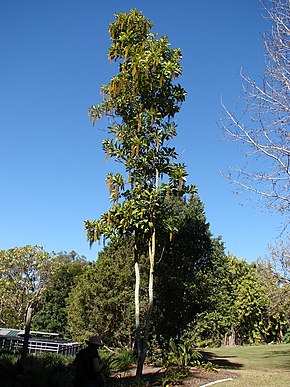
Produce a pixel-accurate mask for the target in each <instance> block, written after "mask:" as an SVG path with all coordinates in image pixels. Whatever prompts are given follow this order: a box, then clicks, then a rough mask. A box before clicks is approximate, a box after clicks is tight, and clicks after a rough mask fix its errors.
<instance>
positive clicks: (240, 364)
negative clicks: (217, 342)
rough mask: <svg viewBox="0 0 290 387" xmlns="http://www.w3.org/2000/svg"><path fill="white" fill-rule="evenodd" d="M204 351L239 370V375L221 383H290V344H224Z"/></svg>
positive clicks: (254, 386)
mask: <svg viewBox="0 0 290 387" xmlns="http://www.w3.org/2000/svg"><path fill="white" fill-rule="evenodd" d="M201 352H202V354H203V356H204V357H205V358H206V359H208V360H209V361H211V362H212V363H214V364H216V365H218V367H219V368H224V369H231V370H234V371H236V372H237V373H238V374H239V376H240V378H239V379H237V380H234V381H232V382H227V383H221V384H219V386H223V385H227V386H228V387H231V386H243V387H247V386H249V387H268V386H269V387H270V386H278V387H284V386H285V387H286V386H287V387H288V386H290V344H274V345H261V346H245V347H240V346H236V347H222V348H216V349H210V350H207V349H206V350H202V351H201Z"/></svg>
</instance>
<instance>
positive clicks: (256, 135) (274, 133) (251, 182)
mask: <svg viewBox="0 0 290 387" xmlns="http://www.w3.org/2000/svg"><path fill="white" fill-rule="evenodd" d="M261 3H262V5H263V7H264V10H265V17H266V18H267V19H269V21H270V22H271V26H272V28H271V31H270V32H268V33H266V34H265V35H264V47H265V51H266V63H265V66H266V67H265V73H264V77H263V79H262V81H261V82H260V83H258V82H256V81H254V80H253V79H251V78H250V77H248V76H247V75H245V74H244V73H243V72H242V71H241V77H242V84H243V90H242V110H243V111H242V112H241V104H239V106H238V108H237V110H236V111H235V112H232V111H230V110H229V109H228V108H227V107H226V106H225V105H224V104H223V103H222V105H223V108H224V111H225V117H224V119H223V120H222V127H223V129H224V131H225V132H226V134H227V136H229V138H230V139H231V140H233V141H237V142H238V143H240V144H241V146H242V148H243V150H244V152H245V153H246V155H247V160H248V161H247V163H246V165H243V166H242V167H237V168H236V169H233V170H230V171H229V173H228V174H227V175H226V177H227V178H228V179H229V180H230V181H231V182H233V183H236V184H237V185H238V187H239V188H241V189H244V190H248V191H251V192H254V193H256V194H259V195H260V198H261V199H265V204H266V205H267V206H268V208H271V209H273V210H274V211H277V212H279V213H283V214H285V215H286V216H287V221H288V222H289V220H290V217H289V212H290V211H289V210H290V133H289V129H290V126H289V124H290V104H289V102H290V0H269V1H268V3H265V2H264V1H261Z"/></svg>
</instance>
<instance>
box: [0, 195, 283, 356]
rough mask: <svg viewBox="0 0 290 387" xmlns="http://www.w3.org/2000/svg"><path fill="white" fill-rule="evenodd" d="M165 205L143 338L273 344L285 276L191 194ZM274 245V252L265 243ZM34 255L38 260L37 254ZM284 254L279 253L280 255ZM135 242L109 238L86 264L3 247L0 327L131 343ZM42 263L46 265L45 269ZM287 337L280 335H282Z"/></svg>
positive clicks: (278, 334) (69, 256)
mask: <svg viewBox="0 0 290 387" xmlns="http://www.w3.org/2000/svg"><path fill="white" fill-rule="evenodd" d="M163 211H165V212H167V218H168V219H170V217H174V218H175V221H177V222H178V229H179V231H178V232H177V233H176V234H175V235H174V236H173V239H172V241H168V242H167V243H166V244H165V247H164V249H163V251H162V252H161V254H160V257H161V258H160V259H159V261H158V262H156V268H155V292H156V300H155V305H154V310H153V314H152V323H151V327H150V332H151V334H150V340H149V342H151V343H153V342H154V343H155V344H158V345H164V344H165V343H168V342H169V340H170V338H178V339H184V338H187V339H190V340H191V341H192V342H193V343H195V344H196V345H198V346H205V345H222V344H234V343H235V344H249V343H269V342H280V341H282V340H283V338H284V337H285V335H286V333H287V330H289V327H290V312H289V311H290V308H289V307H290V284H289V281H287V278H285V275H284V274H283V272H279V271H277V270H276V265H275V263H276V262H277V254H278V252H279V251H278V250H275V254H274V253H273V259H269V260H267V261H264V262H255V263H251V264H249V263H247V262H246V261H245V260H239V259H237V258H236V257H234V256H232V255H230V254H226V253H225V251H224V246H223V243H222V240H221V239H220V238H214V237H213V236H212V234H211V232H210V227H209V224H208V223H207V220H206V216H205V212H204V206H203V204H202V202H201V200H200V198H199V196H198V194H197V193H195V194H192V195H191V196H190V197H189V198H188V199H187V200H185V201H182V202H181V201H179V200H173V199H170V200H168V201H167V202H166V204H165V205H164V209H163ZM272 252H273V251H272ZM39 256H40V257H41V259H40V257H39ZM281 259H283V258H281ZM132 262H134V241H133V240H132V238H128V237H125V238H124V239H123V240H120V239H119V240H112V241H111V242H110V243H109V244H108V246H106V247H104V248H103V250H102V251H101V252H100V253H99V257H98V259H97V260H96V261H95V262H88V261H86V260H85V258H83V257H79V256H78V255H77V254H76V253H75V252H71V253H60V254H55V253H52V254H49V253H46V252H44V251H43V249H42V248H41V247H39V246H35V247H32V246H26V247H23V248H15V249H10V250H7V251H4V250H3V251H1V252H0V273H1V274H0V294H1V304H0V308H1V309H0V318H1V326H2V327H9V328H11V327H12V328H23V327H24V321H25V313H26V309H27V305H32V307H33V317H32V325H31V326H32V329H34V330H41V331H50V332H52V331H53V332H57V333H59V334H60V335H61V336H62V337H64V338H67V339H72V340H77V341H83V340H85V339H86V338H87V337H88V335H90V334H93V333H95V332H96V331H97V332H99V333H100V334H101V335H102V337H103V340H104V342H105V343H106V344H107V345H109V346H114V347H116V346H117V347H127V348H134V347H135V326H134V292H133V291H132V290H133V289H134V273H133V271H134V267H133V265H132ZM140 265H141V266H143V267H144V270H143V271H141V272H142V273H143V274H142V276H141V282H140V300H141V303H140V312H141V314H142V313H143V314H144V313H145V312H146V300H145V299H146V293H147V272H146V271H148V268H147V266H146V262H144V261H143V258H142V257H141V260H140ZM44 269H45V270H44ZM286 337H287V336H286Z"/></svg>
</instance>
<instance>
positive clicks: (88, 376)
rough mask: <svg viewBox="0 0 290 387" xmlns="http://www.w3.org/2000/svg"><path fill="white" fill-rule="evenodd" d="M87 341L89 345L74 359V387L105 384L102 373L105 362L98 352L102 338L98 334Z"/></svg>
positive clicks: (96, 386)
mask: <svg viewBox="0 0 290 387" xmlns="http://www.w3.org/2000/svg"><path fill="white" fill-rule="evenodd" d="M86 343H87V344H88V346H87V347H86V348H84V349H81V350H80V351H79V352H78V353H77V355H76V357H75V360H74V365H75V380H74V387H101V386H105V378H104V375H103V373H102V368H103V367H104V365H105V363H104V362H103V361H102V360H101V358H100V355H99V352H98V349H99V348H100V347H101V346H102V340H101V338H100V337H99V336H98V335H94V336H91V337H90V338H89V339H88V340H87V341H86Z"/></svg>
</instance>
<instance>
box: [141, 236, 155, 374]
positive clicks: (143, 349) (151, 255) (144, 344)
mask: <svg viewBox="0 0 290 387" xmlns="http://www.w3.org/2000/svg"><path fill="white" fill-rule="evenodd" d="M155 246H156V232H155V230H154V231H153V234H152V237H151V239H150V241H149V261H150V271H149V282H148V307H147V313H146V319H145V324H144V336H143V340H142V341H141V350H140V352H138V364H137V370H136V377H137V378H140V377H141V376H142V371H143V366H144V361H145V358H146V352H147V341H148V335H149V327H150V320H151V314H152V310H153V282H154V281H153V280H154V261H155Z"/></svg>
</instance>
